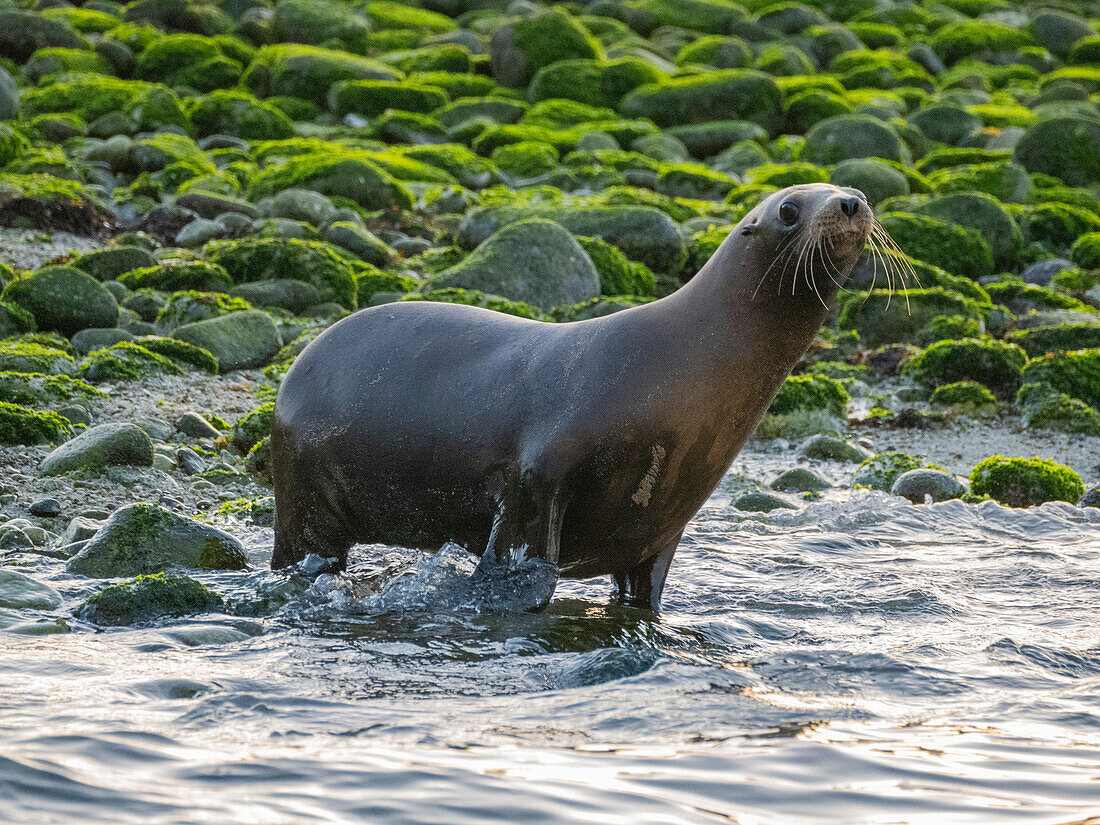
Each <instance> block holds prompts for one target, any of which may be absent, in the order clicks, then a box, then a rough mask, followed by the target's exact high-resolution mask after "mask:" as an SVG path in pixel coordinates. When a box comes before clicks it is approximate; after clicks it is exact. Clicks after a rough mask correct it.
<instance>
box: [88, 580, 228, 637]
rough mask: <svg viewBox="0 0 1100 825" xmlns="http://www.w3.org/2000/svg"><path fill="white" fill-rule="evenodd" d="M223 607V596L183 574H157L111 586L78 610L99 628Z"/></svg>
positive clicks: (96, 594)
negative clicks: (99, 626) (100, 626)
mask: <svg viewBox="0 0 1100 825" xmlns="http://www.w3.org/2000/svg"><path fill="white" fill-rule="evenodd" d="M223 606H224V602H223V601H222V598H221V596H219V595H218V594H217V593H214V592H213V591H211V590H209V589H207V588H206V587H205V586H204V585H203V584H202V583H200V582H197V581H195V580H194V579H193V578H191V577H190V576H185V575H183V574H182V573H154V574H152V575H148V576H138V577H137V578H136V579H131V580H130V581H128V582H122V583H121V584H112V585H108V586H107V587H104V588H103V589H102V590H100V591H98V592H97V593H94V594H93V595H91V596H89V597H88V598H87V599H86V600H85V601H84V603H83V604H82V605H80V607H78V608H77V609H76V611H75V615H76V616H77V617H78V618H81V619H84V620H86V621H89V622H92V623H93V624H98V625H132V624H137V623H139V622H148V621H151V620H153V619H158V618H160V617H162V616H188V615H191V614H194V613H205V612H207V611H210V610H217V609H219V608H221V607H223Z"/></svg>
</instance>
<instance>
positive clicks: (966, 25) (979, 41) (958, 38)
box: [928, 20, 1031, 66]
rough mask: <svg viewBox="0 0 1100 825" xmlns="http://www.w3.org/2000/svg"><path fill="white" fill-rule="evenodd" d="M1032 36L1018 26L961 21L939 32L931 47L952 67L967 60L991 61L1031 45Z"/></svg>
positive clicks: (941, 28)
mask: <svg viewBox="0 0 1100 825" xmlns="http://www.w3.org/2000/svg"><path fill="white" fill-rule="evenodd" d="M1030 43H1031V38H1030V36H1029V35H1028V33H1027V32H1026V31H1025V30H1023V29H1021V28H1019V27H1016V26H1009V25H1007V24H1004V23H996V22H993V21H991V20H959V21H957V22H951V23H947V24H946V25H943V26H941V27H939V28H938V29H936V32H935V34H933V35H932V36H931V37H930V38H929V40H928V45H929V46H931V47H932V49H933V51H935V52H936V54H937V55H939V56H940V58H941V59H942V60H943V62H944V63H946V64H947V65H948V66H950V65H952V64H954V63H956V62H958V61H960V60H962V59H963V58H968V57H969V58H976V59H978V60H982V59H983V58H984V59H989V58H991V57H992V56H993V55H994V54H996V53H997V52H1008V51H1012V50H1014V49H1019V48H1021V47H1023V46H1027V45H1030Z"/></svg>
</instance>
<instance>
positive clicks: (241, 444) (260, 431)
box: [232, 401, 275, 454]
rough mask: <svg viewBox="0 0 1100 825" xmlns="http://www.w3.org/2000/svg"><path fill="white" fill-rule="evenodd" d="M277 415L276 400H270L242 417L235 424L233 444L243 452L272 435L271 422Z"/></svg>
mask: <svg viewBox="0 0 1100 825" xmlns="http://www.w3.org/2000/svg"><path fill="white" fill-rule="evenodd" d="M274 417H275V402H274V401H269V402H268V403H266V404H261V405H260V406H259V407H257V408H256V409H254V410H252V411H250V412H248V413H246V414H244V415H243V416H241V417H240V419H239V420H238V421H237V423H236V424H234V425H233V439H232V440H233V446H234V447H236V448H237V449H238V450H240V451H241V452H242V453H245V454H247V453H248V451H249V450H251V449H252V448H253V447H255V446H256V445H257V444H259V443H260V442H261V441H262V440H263V439H265V438H267V437H268V436H269V435H271V422H272V420H273V419H274Z"/></svg>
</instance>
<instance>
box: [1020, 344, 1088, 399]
mask: <svg viewBox="0 0 1100 825" xmlns="http://www.w3.org/2000/svg"><path fill="white" fill-rule="evenodd" d="M1021 380H1022V383H1024V384H1033V383H1034V384H1045V385H1047V386H1049V387H1053V388H1054V389H1055V390H1057V391H1058V392H1064V393H1065V394H1066V395H1068V396H1070V397H1071V398H1078V399H1080V400H1081V401H1084V402H1085V403H1086V404H1088V405H1089V406H1091V407H1100V349H1082V350H1075V351H1072V352H1056V353H1050V354H1048V355H1044V356H1042V357H1041V358H1035V359H1034V360H1032V361H1031V362H1029V363H1028V365H1027V367H1026V368H1025V369H1024V370H1023V373H1022V375H1021Z"/></svg>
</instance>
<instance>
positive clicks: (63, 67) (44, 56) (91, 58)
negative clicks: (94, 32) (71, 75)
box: [23, 48, 111, 83]
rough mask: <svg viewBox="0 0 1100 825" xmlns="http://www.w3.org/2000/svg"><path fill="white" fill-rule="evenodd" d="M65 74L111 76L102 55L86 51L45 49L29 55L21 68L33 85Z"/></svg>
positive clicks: (108, 64) (109, 68)
mask: <svg viewBox="0 0 1100 825" xmlns="http://www.w3.org/2000/svg"><path fill="white" fill-rule="evenodd" d="M66 72H88V73H99V74H111V65H110V63H108V62H107V60H106V58H104V57H103V56H102V55H100V54H97V53H96V52H90V51H87V50H86V49H59V48H45V49H39V50H38V51H36V52H35V53H34V54H33V55H31V59H30V60H28V61H27V62H26V64H25V65H24V66H23V74H25V75H26V76H27V77H28V78H29V79H30V80H31V81H33V82H35V83H40V82H41V81H42V80H43V79H45V78H48V77H50V76H51V75H59V74H64V73H66Z"/></svg>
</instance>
